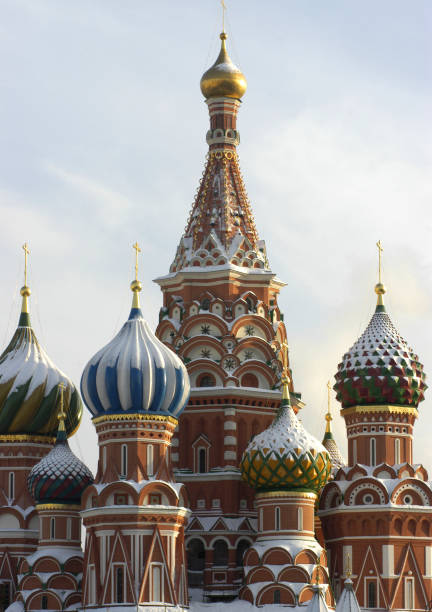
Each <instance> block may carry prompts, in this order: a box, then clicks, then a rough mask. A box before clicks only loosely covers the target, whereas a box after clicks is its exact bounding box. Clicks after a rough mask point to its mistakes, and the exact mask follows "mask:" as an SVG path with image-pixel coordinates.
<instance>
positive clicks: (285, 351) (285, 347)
mask: <svg viewBox="0 0 432 612" xmlns="http://www.w3.org/2000/svg"><path fill="white" fill-rule="evenodd" d="M281 357H282V367H283V371H284V373H285V374H286V375H287V376H288V342H287V341H286V340H284V341H283V342H282V344H281Z"/></svg>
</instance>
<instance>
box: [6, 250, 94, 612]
mask: <svg viewBox="0 0 432 612" xmlns="http://www.w3.org/2000/svg"><path fill="white" fill-rule="evenodd" d="M23 248H24V251H25V274H24V286H23V287H22V289H21V295H22V306H21V314H20V317H19V322H18V327H17V329H16V331H15V333H14V335H13V337H12V339H11V341H10V343H9V345H8V346H7V348H6V349H5V351H4V352H3V354H2V355H1V356H0V610H3V609H4V608H5V607H7V605H8V604H9V603H10V602H11V601H13V600H14V598H15V592H16V589H17V586H18V584H17V568H18V564H19V562H20V560H21V559H22V558H23V557H25V556H27V555H29V554H30V553H32V552H34V551H35V550H36V547H37V545H38V539H39V518H38V516H37V512H36V510H35V507H34V501H33V499H32V497H31V495H30V493H29V491H28V488H27V476H28V474H29V472H30V470H31V469H32V468H33V466H34V465H35V464H36V463H38V462H39V461H40V460H41V459H42V457H44V456H45V455H46V454H47V453H48V452H49V451H50V450H51V448H52V445H53V444H54V442H55V439H56V431H57V424H58V421H57V411H58V409H57V391H58V385H59V384H60V383H64V384H65V385H66V389H65V408H66V409H67V414H68V417H67V419H66V433H67V435H68V436H70V435H72V433H73V432H74V431H75V430H76V429H77V427H78V425H79V423H80V420H81V414H82V404H81V400H80V398H79V395H78V392H77V390H76V389H75V387H74V385H73V383H72V381H71V380H69V379H68V378H67V376H66V375H65V374H63V372H61V371H60V370H59V369H58V368H57V367H56V366H55V365H54V364H53V362H52V361H51V359H50V358H49V357H48V355H47V354H46V352H45V350H44V349H43V348H42V346H41V345H40V343H39V342H38V339H37V337H36V334H35V332H34V331H33V328H32V327H31V322H30V311H29V296H30V293H31V292H30V288H29V286H28V285H27V255H28V252H29V251H28V248H27V245H26V244H25V245H24V247H23Z"/></svg>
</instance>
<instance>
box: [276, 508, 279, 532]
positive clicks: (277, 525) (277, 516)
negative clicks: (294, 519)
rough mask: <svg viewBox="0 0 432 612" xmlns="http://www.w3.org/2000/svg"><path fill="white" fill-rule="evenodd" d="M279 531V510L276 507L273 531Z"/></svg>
mask: <svg viewBox="0 0 432 612" xmlns="http://www.w3.org/2000/svg"><path fill="white" fill-rule="evenodd" d="M279 529H280V508H279V506H276V508H275V530H276V531H279Z"/></svg>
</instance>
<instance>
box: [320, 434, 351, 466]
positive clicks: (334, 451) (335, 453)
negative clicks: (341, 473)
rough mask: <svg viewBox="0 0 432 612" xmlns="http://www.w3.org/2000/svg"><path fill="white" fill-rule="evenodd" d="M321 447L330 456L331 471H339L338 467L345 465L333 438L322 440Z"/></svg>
mask: <svg viewBox="0 0 432 612" xmlns="http://www.w3.org/2000/svg"><path fill="white" fill-rule="evenodd" d="M323 446H324V448H325V449H326V450H327V452H328V454H329V455H330V460H331V464H332V468H333V469H335V468H337V469H339V468H340V467H342V466H344V465H346V464H347V463H346V461H345V459H344V457H343V456H342V453H341V452H340V450H339V447H338V445H337V444H336V440H335V439H334V438H324V440H323Z"/></svg>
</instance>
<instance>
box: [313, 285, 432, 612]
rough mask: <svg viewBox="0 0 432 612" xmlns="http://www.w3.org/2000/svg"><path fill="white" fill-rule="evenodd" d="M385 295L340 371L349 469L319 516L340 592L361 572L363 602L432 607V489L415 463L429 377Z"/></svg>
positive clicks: (358, 584) (324, 499) (326, 495)
mask: <svg viewBox="0 0 432 612" xmlns="http://www.w3.org/2000/svg"><path fill="white" fill-rule="evenodd" d="M376 291H377V293H378V305H377V309H376V312H375V314H374V315H373V317H372V319H371V322H370V324H369V326H368V328H367V329H366V331H365V332H364V334H363V335H362V336H361V337H360V339H359V340H358V341H357V342H356V343H355V344H354V346H353V347H352V348H351V349H350V351H349V352H348V353H347V354H346V355H344V358H343V361H342V363H341V364H340V365H339V369H338V373H337V375H336V385H335V389H336V391H337V394H338V395H337V397H338V399H339V400H340V401H341V403H342V410H341V415H342V416H343V417H344V419H345V423H346V428H347V437H348V466H343V467H341V468H340V469H339V471H338V472H337V474H336V476H335V479H334V480H333V481H332V482H330V483H329V484H327V486H326V487H325V488H324V490H323V492H322V494H321V499H320V511H319V516H320V519H321V523H322V526H323V532H324V537H325V541H326V545H327V549H328V552H329V565H330V571H331V575H332V581H333V586H334V590H335V594H336V597H337V598H338V597H339V595H340V591H341V588H342V585H343V581H344V578H345V577H346V575H347V572H348V571H352V576H351V579H352V582H353V588H354V592H355V594H356V596H357V599H358V602H359V604H360V606H361V607H362V608H364V609H381V610H429V609H430V606H431V602H432V533H431V528H432V489H431V485H430V483H429V476H428V473H427V471H426V469H425V468H424V467H423V466H422V465H420V464H414V463H413V460H412V456H413V451H412V442H413V426H414V423H415V420H416V418H417V415H418V412H417V409H418V403H419V401H421V399H423V397H424V390H425V389H426V385H425V382H424V379H425V376H424V373H423V366H422V365H421V364H420V362H419V360H418V357H417V355H415V354H414V353H413V351H412V349H411V348H409V346H408V345H407V343H406V342H405V340H403V338H401V336H400V335H399V334H398V332H397V331H396V329H395V328H394V326H393V324H392V323H391V321H390V319H389V317H388V315H387V313H386V311H385V307H384V304H383V300H382V294H383V293H384V291H385V289H384V288H383V286H382V285H377V287H376Z"/></svg>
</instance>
